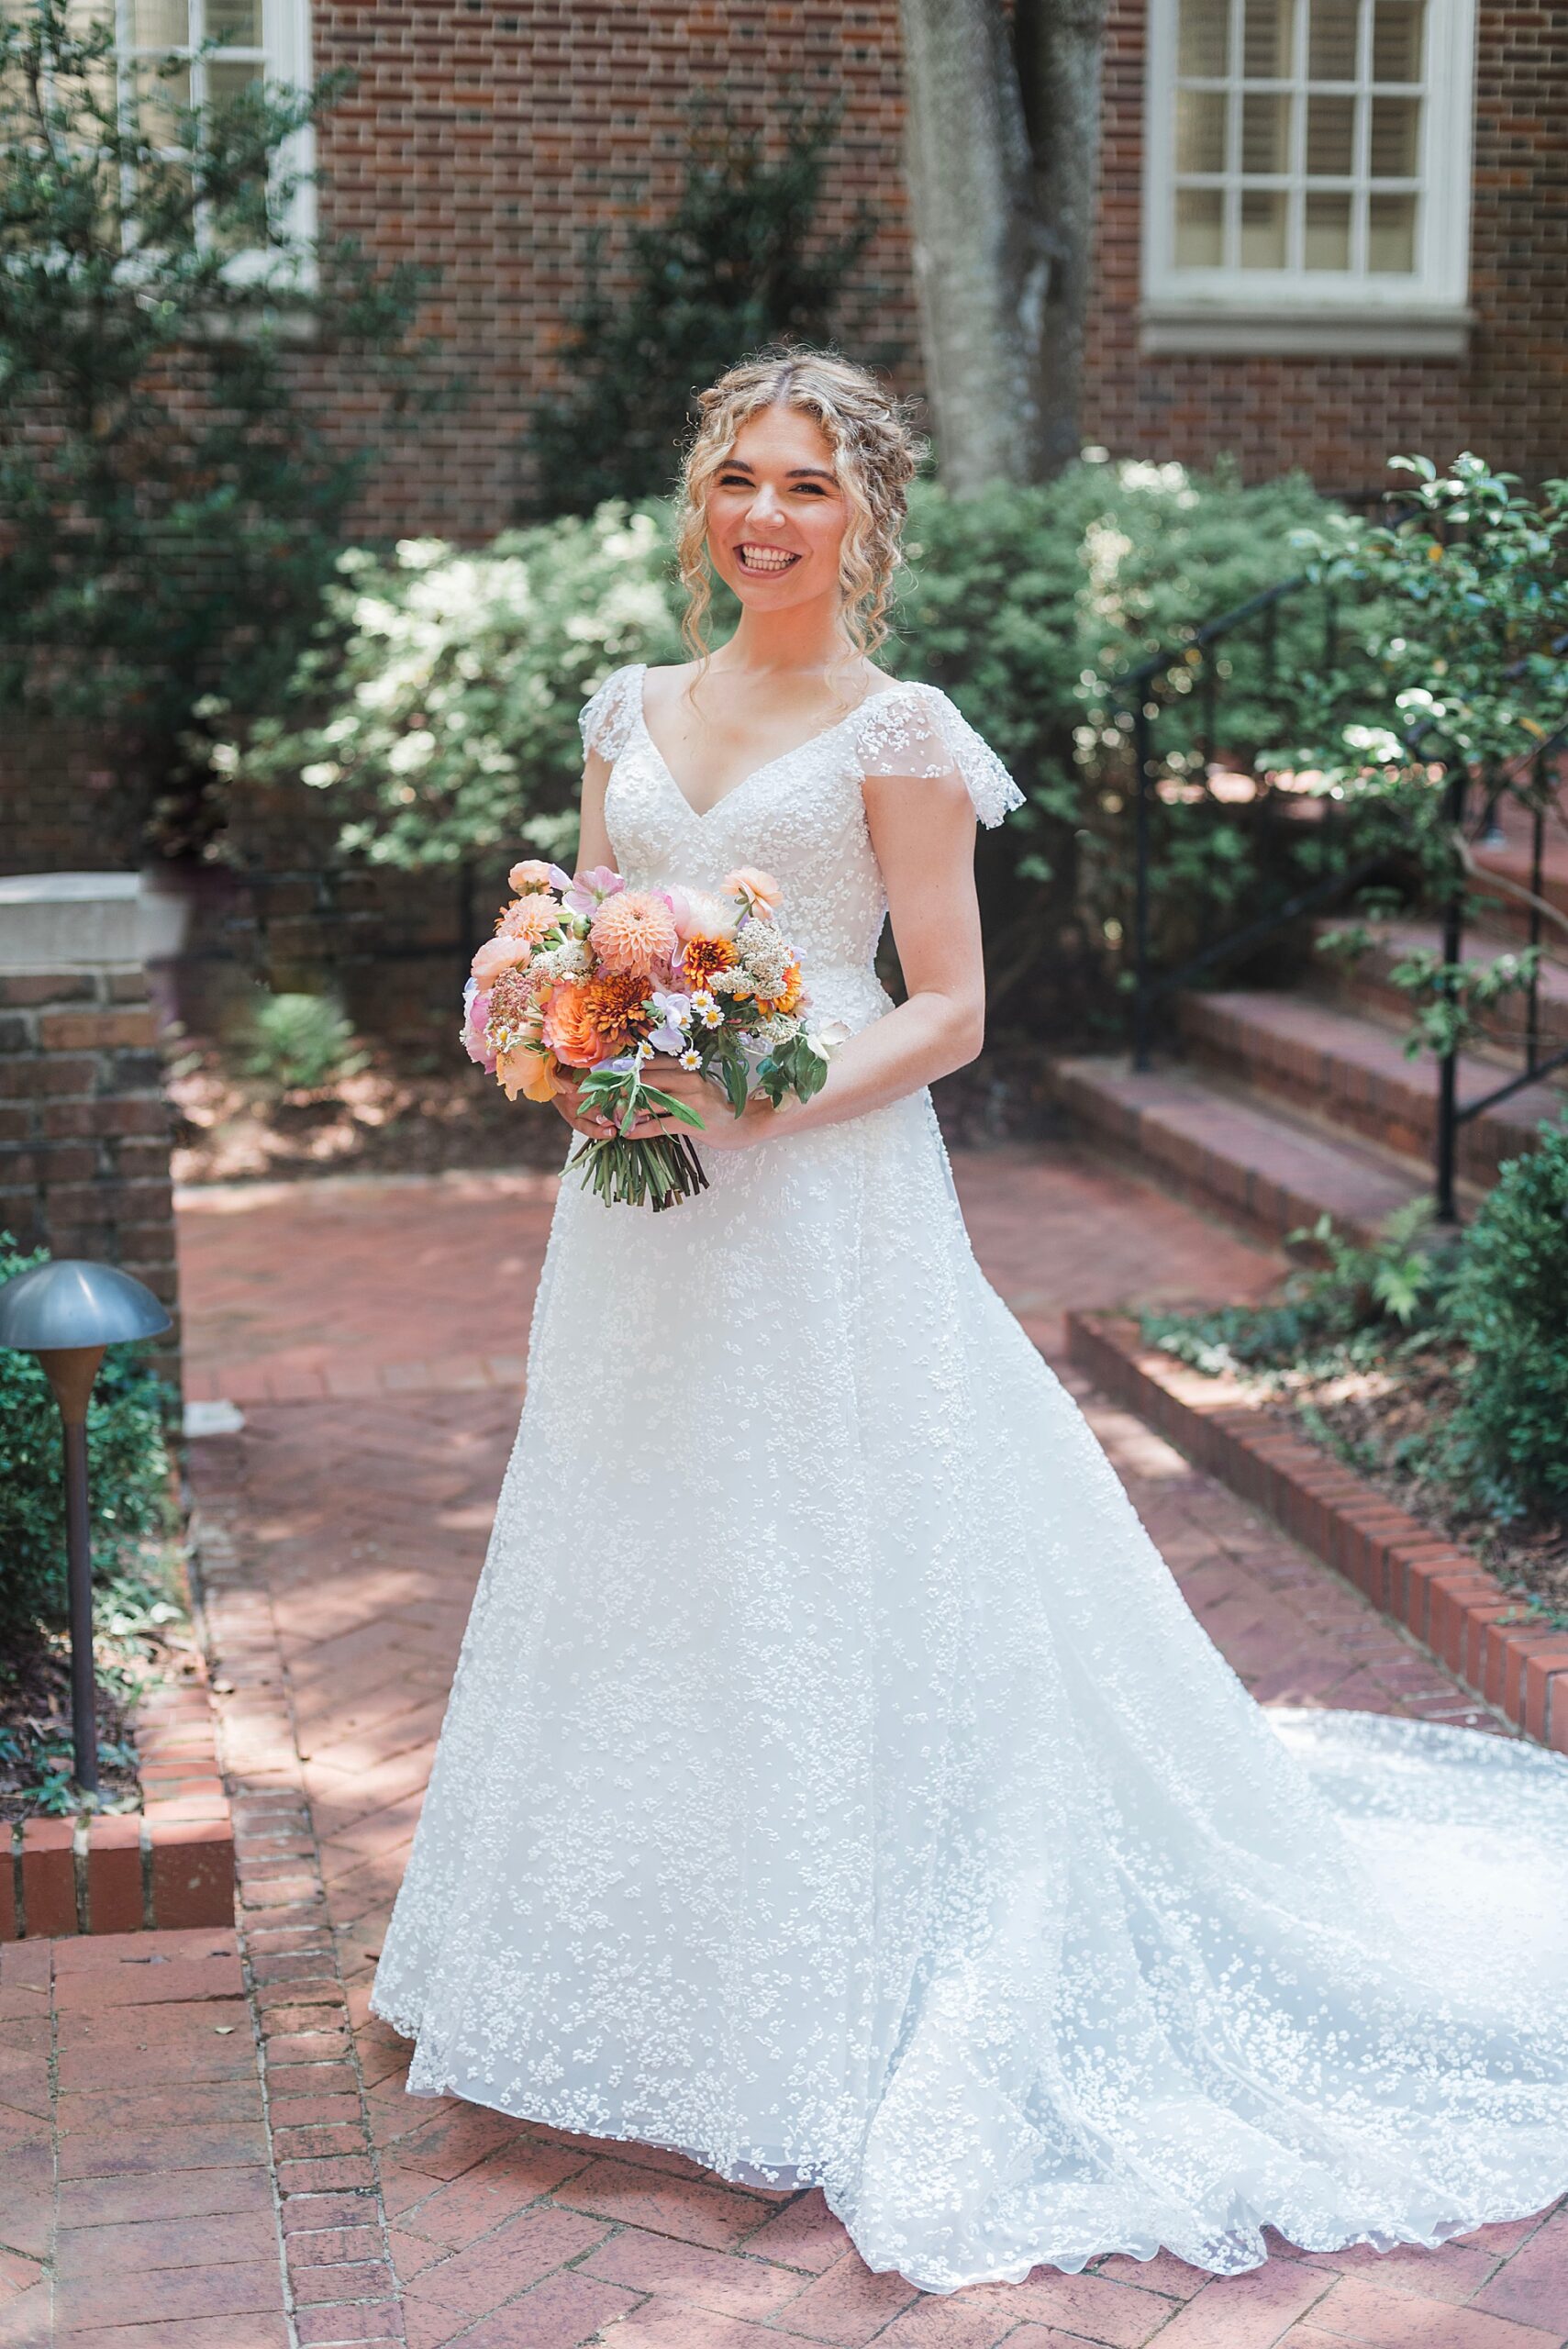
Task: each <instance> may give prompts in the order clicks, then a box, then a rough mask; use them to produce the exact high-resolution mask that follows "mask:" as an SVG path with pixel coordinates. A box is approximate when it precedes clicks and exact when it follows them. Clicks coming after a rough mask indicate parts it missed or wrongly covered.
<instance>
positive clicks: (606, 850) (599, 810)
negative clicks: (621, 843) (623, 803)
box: [572, 751, 616, 873]
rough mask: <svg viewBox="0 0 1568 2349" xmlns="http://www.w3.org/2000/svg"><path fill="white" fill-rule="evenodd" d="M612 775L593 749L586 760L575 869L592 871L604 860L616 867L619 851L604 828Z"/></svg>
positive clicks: (604, 759)
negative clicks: (607, 790)
mask: <svg viewBox="0 0 1568 2349" xmlns="http://www.w3.org/2000/svg"><path fill="white" fill-rule="evenodd" d="M609 779H610V763H609V761H608V760H607V759H606V758H602V757H601V756H600V754H599V752H598V751H589V753H588V755H587V757H586V758H585V759H584V762H583V796H582V798H581V800H580V802H579V805H578V817H577V855H576V859H575V861H574V863H573V868H572V869H573V872H574V873H592V872H594V871H595V868H596V867H597V866H599V865H601V864H607V865H609V866H610V868H611V869H612V871H613V870H614V867H615V861H616V852H615V851H614V849H613V848H612V847H611V846H610V836H609V833H608V831H607V830H606V828H605V785H606V784H607V783H608V781H609Z"/></svg>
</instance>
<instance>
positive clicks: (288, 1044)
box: [241, 995, 369, 1092]
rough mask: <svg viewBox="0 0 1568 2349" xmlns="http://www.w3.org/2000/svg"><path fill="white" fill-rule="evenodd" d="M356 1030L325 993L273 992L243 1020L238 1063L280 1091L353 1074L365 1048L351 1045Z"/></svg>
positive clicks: (364, 1059) (363, 1059) (360, 1064)
mask: <svg viewBox="0 0 1568 2349" xmlns="http://www.w3.org/2000/svg"><path fill="white" fill-rule="evenodd" d="M353 1041H354V1031H353V1028H352V1026H351V1025H350V1022H349V1020H348V1019H346V1018H345V1017H344V1015H343V1013H342V1011H341V1010H340V1009H339V1006H338V1005H337V1004H336V1003H334V1002H333V1001H332V999H331V997H330V996H321V995H274V996H268V997H267V999H266V1001H265V1002H264V1003H259V1004H258V1005H257V1006H256V1007H255V1008H254V1009H253V1010H252V1011H251V1012H250V1016H249V1019H248V1020H247V1022H246V1029H245V1045H244V1055H243V1059H242V1062H241V1066H242V1068H243V1070H244V1073H245V1074H246V1075H247V1076H259V1077H261V1078H262V1079H263V1080H264V1081H265V1082H266V1083H267V1084H269V1085H274V1086H276V1087H277V1089H278V1090H279V1091H280V1092H287V1091H288V1090H289V1088H290V1087H291V1086H293V1085H300V1086H304V1087H310V1086H313V1085H326V1084H328V1083H329V1082H330V1081H331V1079H332V1078H334V1077H339V1076H354V1075H357V1074H358V1073H359V1071H360V1070H361V1069H362V1068H363V1067H364V1066H365V1064H366V1062H367V1060H368V1058H369V1055H368V1053H365V1052H355V1051H354V1050H353Z"/></svg>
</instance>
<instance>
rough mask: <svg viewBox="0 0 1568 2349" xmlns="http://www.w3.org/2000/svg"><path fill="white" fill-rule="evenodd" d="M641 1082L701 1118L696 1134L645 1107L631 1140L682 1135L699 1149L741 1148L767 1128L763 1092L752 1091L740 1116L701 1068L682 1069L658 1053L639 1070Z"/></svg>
mask: <svg viewBox="0 0 1568 2349" xmlns="http://www.w3.org/2000/svg"><path fill="white" fill-rule="evenodd" d="M643 1078H644V1081H645V1082H646V1083H647V1084H649V1085H657V1087H658V1088H659V1091H660V1092H661V1093H668V1094H669V1095H670V1096H671V1097H672V1098H673V1099H674V1100H676V1101H680V1102H682V1103H684V1106H685V1107H686V1108H688V1109H695V1111H696V1114H697V1116H698V1117H699V1118H700V1119H702V1130H701V1132H700V1133H699V1132H698V1130H697V1129H696V1128H695V1126H688V1125H686V1124H685V1123H684V1120H683V1119H679V1118H673V1117H671V1116H670V1114H669V1112H668V1111H667V1110H662V1111H654V1110H649V1111H647V1112H646V1113H645V1114H644V1115H643V1116H642V1117H640V1118H639V1119H638V1121H637V1123H636V1125H634V1126H633V1128H632V1130H631V1133H632V1139H633V1140H634V1141H641V1140H642V1139H643V1138H644V1137H645V1136H647V1135H649V1134H666V1133H667V1134H684V1136H685V1138H686V1140H687V1141H689V1142H693V1143H695V1146H696V1148H697V1149H698V1150H699V1151H705V1150H745V1149H746V1148H748V1147H749V1145H750V1144H751V1143H752V1142H754V1141H760V1140H761V1139H762V1135H763V1134H764V1133H765V1132H766V1131H767V1120H768V1119H770V1118H772V1117H773V1114H774V1113H773V1104H772V1103H771V1102H770V1101H769V1100H768V1098H767V1097H766V1095H765V1094H761V1093H754V1094H753V1095H752V1096H751V1099H750V1100H749V1101H748V1102H747V1104H746V1107H745V1108H744V1109H743V1110H742V1112H741V1114H740V1117H737V1116H736V1115H735V1113H734V1111H733V1110H732V1109H731V1108H730V1106H729V1100H728V1095H727V1094H726V1093H725V1092H724V1090H723V1088H722V1087H721V1086H719V1085H715V1084H714V1083H713V1082H712V1080H711V1079H710V1078H708V1077H706V1076H704V1074H703V1073H702V1071H701V1069H696V1068H683V1067H682V1066H681V1063H680V1062H679V1061H677V1060H673V1059H669V1058H667V1057H666V1056H665V1055H664V1054H663V1053H662V1052H661V1053H659V1054H657V1055H656V1056H655V1058H654V1059H652V1060H651V1061H650V1062H649V1063H648V1065H647V1067H646V1068H645V1069H644V1071H643Z"/></svg>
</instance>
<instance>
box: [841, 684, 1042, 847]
mask: <svg viewBox="0 0 1568 2349" xmlns="http://www.w3.org/2000/svg"><path fill="white" fill-rule="evenodd" d="M858 742H859V749H860V757H861V767H862V773H863V774H868V775H873V774H903V775H930V776H936V775H943V774H961V775H962V777H963V781H964V785H965V788H966V789H967V791H968V793H969V796H970V798H971V799H972V800H973V803H974V812H975V814H976V815H977V816H978V817H979V818H980V820H981V822H982V823H983V824H999V823H1000V822H1001V820H1002V818H1003V817H1004V816H1006V815H1007V814H1009V813H1010V812H1011V810H1012V809H1013V808H1015V807H1022V806H1023V804H1024V795H1023V793H1022V792H1021V791H1020V790H1019V789H1018V785H1017V784H1016V783H1015V782H1014V781H1013V778H1012V776H1011V775H1010V774H1008V773H1007V770H1006V767H1005V766H1004V765H1003V764H1002V762H1001V760H1000V759H999V758H998V757H997V756H996V753H995V751H994V750H993V749H992V748H991V746H990V744H989V743H988V742H986V741H984V740H982V739H981V737H980V736H979V735H978V734H977V733H976V732H975V730H974V729H973V726H971V725H970V723H969V721H968V719H967V718H963V717H962V716H961V715H960V713H959V712H958V710H956V709H955V708H954V707H953V705H952V703H951V701H949V699H948V697H947V696H946V694H944V693H940V692H939V691H938V689H937V687H936V686H935V685H895V686H894V687H893V689H892V690H891V691H890V692H888V693H881V694H873V696H872V697H871V699H870V700H869V701H866V702H862V705H861V724H860V730H859V736H858Z"/></svg>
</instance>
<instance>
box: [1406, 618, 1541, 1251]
mask: <svg viewBox="0 0 1568 2349" xmlns="http://www.w3.org/2000/svg"><path fill="white" fill-rule="evenodd" d="M1553 649H1554V651H1558V652H1562V651H1564V650H1568V639H1564V640H1562V642H1560V643H1559V644H1558V645H1556V646H1555V647H1554V648H1553ZM1565 744H1568V719H1565V720H1564V721H1563V723H1562V725H1561V726H1559V727H1558V729H1556V731H1555V733H1552V734H1551V735H1549V736H1548V737H1547V738H1546V740H1544V741H1543V742H1541V743H1540V744H1539V745H1538V746H1537V747H1536V749H1535V750H1534V751H1532V752H1531V753H1530V755H1529V760H1528V762H1526V763H1528V764H1529V767H1530V768H1531V770H1532V773H1533V782H1534V788H1533V791H1532V792H1531V795H1530V796H1529V800H1528V801H1526V802H1525V804H1526V805H1528V806H1529V809H1530V816H1531V822H1530V878H1529V946H1530V948H1531V950H1532V952H1531V962H1530V971H1529V978H1528V980H1527V981H1526V983H1525V1065H1524V1067H1523V1069H1522V1070H1521V1071H1520V1073H1519V1074H1518V1075H1517V1076H1511V1077H1508V1078H1507V1079H1506V1080H1505V1081H1504V1082H1503V1083H1502V1084H1501V1085H1494V1086H1493V1087H1492V1089H1491V1091H1490V1092H1488V1093H1481V1094H1477V1095H1475V1096H1474V1097H1473V1098H1472V1099H1471V1100H1469V1101H1461V1100H1460V1098H1459V1047H1458V1045H1457V1044H1451V1045H1450V1046H1449V1048H1448V1050H1447V1051H1446V1052H1443V1053H1442V1054H1441V1055H1440V1058H1439V1062H1438V1127H1437V1163H1436V1167H1435V1170H1434V1172H1435V1176H1436V1191H1437V1214H1438V1220H1439V1221H1440V1222H1441V1223H1457V1222H1458V1220H1459V1204H1458V1199H1457V1196H1456V1184H1457V1178H1458V1173H1459V1131H1460V1128H1461V1127H1462V1126H1466V1125H1468V1124H1469V1123H1470V1122H1471V1120H1472V1119H1474V1118H1479V1117H1483V1116H1484V1115H1485V1112H1486V1111H1487V1110H1488V1109H1495V1108H1497V1107H1498V1106H1499V1104H1500V1103H1502V1102H1504V1101H1507V1100H1511V1099H1512V1097H1514V1095H1515V1094H1516V1093H1522V1092H1524V1090H1525V1089H1526V1087H1527V1086H1529V1085H1534V1084H1536V1083H1538V1082H1539V1080H1540V1078H1541V1077H1543V1076H1550V1075H1551V1072H1552V1070H1553V1069H1557V1068H1564V1067H1568V1044H1564V1045H1562V1046H1561V1047H1560V1048H1559V1050H1558V1051H1556V1052H1551V1053H1548V1054H1547V1056H1546V1057H1545V1058H1544V1059H1542V1057H1541V1053H1540V946H1541V940H1540V927H1541V909H1542V904H1543V900H1542V896H1541V883H1542V880H1543V879H1544V877H1545V875H1544V866H1545V861H1546V802H1547V797H1548V795H1549V793H1550V790H1551V760H1552V758H1553V756H1554V754H1555V753H1556V752H1557V751H1560V750H1562V748H1563V746H1564V745H1565ZM1470 785H1471V776H1470V774H1469V771H1468V769H1467V768H1466V767H1465V766H1464V765H1463V763H1462V762H1460V761H1457V760H1456V761H1454V762H1452V763H1451V765H1450V767H1449V774H1448V795H1449V796H1448V806H1447V809H1446V811H1445V813H1446V816H1447V818H1448V824H1449V831H1450V837H1451V839H1453V840H1454V841H1462V840H1463V838H1464V820H1465V804H1466V801H1467V800H1468V798H1469V795H1470ZM1505 794H1507V795H1508V796H1512V797H1514V798H1522V796H1523V795H1522V794H1521V793H1520V792H1519V791H1518V786H1517V785H1515V784H1514V783H1513V781H1512V780H1511V779H1510V778H1509V777H1508V776H1507V774H1504V775H1503V776H1501V777H1499V778H1498V779H1497V780H1496V782H1495V783H1494V784H1493V785H1492V787H1491V788H1490V790H1489V791H1488V793H1487V796H1486V802H1485V809H1484V811H1483V815H1482V819H1481V824H1480V826H1478V827H1477V829H1478V830H1480V829H1485V828H1487V827H1489V826H1490V824H1491V821H1492V819H1493V818H1494V817H1495V815H1496V809H1497V806H1498V803H1499V801H1500V800H1501V799H1502V798H1503V797H1504V796H1505ZM1467 877H1468V876H1467V872H1466V868H1465V863H1464V861H1463V860H1462V859H1460V860H1458V870H1457V871H1456V873H1455V874H1454V878H1453V883H1452V885H1451V888H1450V890H1449V893H1448V896H1447V899H1446V901H1445V903H1444V907H1443V971H1444V974H1445V975H1446V974H1452V973H1454V972H1456V971H1457V970H1458V968H1459V965H1460V958H1461V955H1462V952H1463V949H1464V912H1465V896H1466V881H1467ZM1454 984H1455V982H1454V980H1453V978H1452V977H1451V976H1448V985H1449V987H1450V989H1451V988H1452V987H1453V985H1454Z"/></svg>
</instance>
